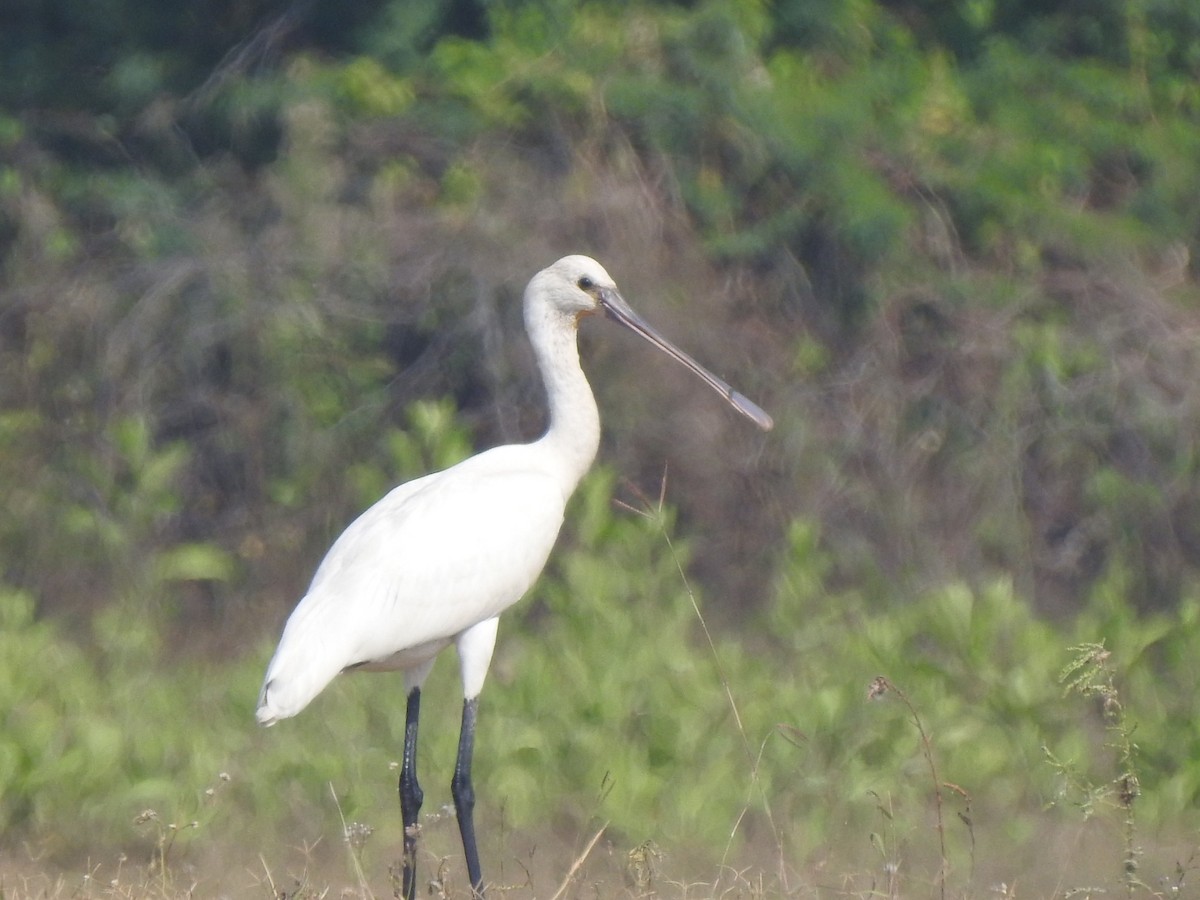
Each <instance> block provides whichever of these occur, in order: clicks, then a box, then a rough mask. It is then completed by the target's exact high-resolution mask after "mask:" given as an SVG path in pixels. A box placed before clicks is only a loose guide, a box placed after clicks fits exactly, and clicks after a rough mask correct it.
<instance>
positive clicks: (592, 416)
mask: <svg viewBox="0 0 1200 900" xmlns="http://www.w3.org/2000/svg"><path fill="white" fill-rule="evenodd" d="M600 310H603V311H604V312H606V313H607V314H608V315H609V316H610V317H612V318H613V319H615V320H616V321H617V322H619V323H620V324H622V325H625V326H627V327H629V328H630V329H632V330H633V331H635V332H637V333H639V334H641V335H642V336H643V337H645V338H646V339H647V340H649V341H651V342H652V343H654V344H655V345H656V346H658V347H660V348H661V349H663V350H665V351H666V352H667V353H669V354H670V355H671V356H673V357H675V358H676V359H677V360H679V361H680V362H682V363H683V364H684V365H686V366H688V367H689V368H690V369H692V370H693V371H694V372H696V373H697V374H698V375H700V377H701V378H703V379H704V380H705V381H707V382H708V383H709V384H710V385H711V386H712V387H713V388H714V389H716V390H717V391H719V392H720V393H721V394H722V395H723V396H725V398H726V399H727V400H729V402H730V403H732V404H733V405H734V406H735V408H737V409H738V410H739V411H740V412H742V413H743V414H745V415H747V416H748V417H750V418H752V419H753V420H754V421H755V422H756V423H758V424H759V426H760V427H762V428H770V427H771V419H770V417H769V416H767V415H766V413H764V412H763V411H762V410H761V409H759V408H758V407H757V406H755V405H754V404H753V403H751V402H750V401H749V400H747V399H746V398H745V397H743V396H742V395H741V394H738V393H736V392H735V391H733V390H732V389H731V388H730V387H729V385H727V384H725V382H723V381H721V380H720V379H718V378H716V377H715V376H713V375H711V374H710V373H709V372H707V371H706V370H704V369H703V368H702V367H701V366H699V364H697V363H696V362H695V361H694V360H692V359H691V358H690V357H688V356H686V355H685V354H683V353H682V352H681V351H679V350H678V349H677V348H675V347H674V346H673V345H671V344H670V343H669V342H667V341H666V339H664V338H663V337H662V336H661V335H659V334H658V333H657V332H656V331H654V330H653V329H652V328H650V326H649V325H647V324H646V323H645V322H644V321H643V320H642V319H641V318H640V317H639V316H637V315H636V314H635V313H634V312H633V311H632V310H631V309H630V308H629V306H628V305H627V304H626V303H625V301H624V300H623V299H622V298H621V296H620V294H619V293H618V292H617V290H616V286H615V285H614V284H613V281H612V279H611V278H610V277H609V275H608V273H607V272H605V270H604V268H603V267H602V266H601V265H600V264H599V263H597V262H596V261H595V260H592V259H589V258H588V257H585V256H568V257H565V258H563V259H560V260H559V261H558V262H556V263H554V265H552V266H550V267H548V268H546V269H544V270H542V271H541V272H539V273H538V274H537V275H535V276H534V278H533V279H532V280H531V281H530V283H529V286H528V288H526V291H525V326H526V330H527V331H528V333H529V337H530V341H531V343H532V344H533V348H534V352H535V354H536V356H537V362H538V367H539V370H540V371H541V374H542V378H543V380H544V382H545V386H546V394H547V400H548V402H549V407H550V425H549V428H548V429H547V431H546V433H545V435H543V436H542V437H541V438H540V439H539V440H537V441H534V442H532V443H530V444H518V445H509V446H503V447H496V448H494V449H492V450H487V451H485V452H483V453H480V454H478V455H476V456H473V457H471V458H470V459H467V460H464V461H463V462H461V463H459V464H458V465H455V466H452V467H450V468H449V469H445V470H444V471H441V472H435V473H433V474H430V475H425V476H423V477H421V478H417V479H415V480H414V481H410V482H408V483H406V484H402V485H400V486H399V487H397V488H395V489H394V490H392V491H391V492H390V493H389V494H387V495H386V496H385V497H384V498H383V499H381V500H380V501H379V502H378V503H376V504H375V505H374V506H372V507H371V508H370V509H368V510H367V511H366V512H364V513H363V514H362V515H361V516H359V518H358V519H356V520H355V521H354V522H353V523H352V524H351V525H350V526H349V527H348V528H347V529H346V530H345V532H343V533H342V535H341V537H339V538H338V539H337V541H336V542H335V543H334V545H333V547H332V548H330V550H329V553H328V554H327V555H326V557H325V559H324V560H323V561H322V562H321V565H320V566H319V568H318V569H317V572H316V575H315V576H314V578H313V581H312V584H311V585H310V586H309V589H308V592H307V593H306V594H305V595H304V597H303V599H301V601H300V603H299V604H298V605H297V607H296V609H295V610H294V611H293V612H292V615H291V617H290V618H289V619H288V622H287V625H286V626H285V628H284V631H283V636H282V638H281V639H280V641H279V647H278V648H277V649H276V651H275V655H274V657H273V658H272V660H271V662H270V665H269V666H268V667H267V674H266V678H265V680H264V682H263V688H262V692H261V694H260V696H259V701H258V712H257V718H258V721H259V722H260V723H262V724H264V725H271V724H274V723H275V722H277V721H278V720H280V719H285V718H288V717H289V716H294V715H296V714H297V713H298V712H300V711H301V710H302V709H304V707H305V706H307V705H308V704H309V703H310V702H311V701H312V699H313V698H314V697H316V695H317V694H319V693H320V692H321V691H322V690H323V689H324V688H325V686H326V685H327V684H329V682H330V681H332V680H333V678H334V677H335V676H336V675H337V674H338V673H339V672H343V671H346V670H349V669H356V668H361V669H367V670H400V671H403V672H404V674H405V682H406V689H407V691H408V711H407V715H408V727H407V728H406V734H405V759H404V765H403V767H402V770H401V780H400V795H401V808H402V812H403V816H404V823H405V826H406V833H405V857H404V892H405V895H406V896H407V897H408V898H410V900H411V898H412V897H413V896H414V892H415V874H414V872H415V838H416V830H417V810H419V808H420V805H421V790H420V787H419V785H418V784H417V781H416V771H415V766H416V761H415V757H416V730H417V727H416V726H417V716H418V709H419V702H420V688H421V686H422V684H423V682H424V680H425V677H426V676H427V675H428V674H429V671H430V668H431V666H432V663H433V659H434V657H435V656H436V655H437V653H438V652H439V651H441V650H442V649H444V648H445V647H447V646H449V645H450V644H451V643H453V644H455V645H456V646H457V649H458V654H459V661H460V668H461V674H462V681H463V695H464V698H465V699H464V708H463V731H462V737H461V739H460V747H459V757H458V766H457V767H456V771H455V781H454V784H453V790H454V796H455V807H456V810H457V812H458V816H459V825H460V829H461V830H462V836H463V844H464V850H465V852H466V856H467V868H468V872H469V875H470V879H471V884H472V888H473V889H474V890H475V892H476V893H477V894H481V893H482V889H483V884H482V879H481V877H480V874H479V863H478V854H477V853H476V851H475V840H474V826H473V823H472V821H471V808H472V807H473V805H474V792H473V789H472V788H471V785H470V757H471V750H472V745H473V738H474V722H475V701H476V698H477V696H478V694H479V692H480V690H481V689H482V687H483V682H484V679H485V677H486V674H487V669H488V666H489V664H490V662H491V657H492V649H493V647H494V644H495V638H496V625H497V621H498V616H499V615H500V614H501V613H502V612H503V611H504V610H505V609H507V608H508V607H509V606H511V605H512V604H513V603H515V602H516V601H517V600H519V599H520V598H521V597H522V596H523V595H524V594H525V592H526V591H527V590H528V589H529V587H530V586H531V585H532V584H533V582H534V580H535V579H536V578H537V576H538V575H539V574H540V573H541V571H542V568H543V567H544V565H545V563H546V559H547V558H548V556H549V554H550V550H551V548H552V547H553V545H554V542H555V539H556V538H557V536H558V531H559V528H560V527H561V525H562V521H563V512H564V509H565V507H566V502H567V499H568V498H569V497H570V495H571V493H572V492H573V491H574V490H575V487H576V485H577V484H578V483H579V480H580V478H582V477H583V474H584V473H585V472H586V471H587V469H588V467H589V466H590V465H591V463H592V460H593V458H594V457H595V455H596V449H597V447H598V446H599V440H600V419H599V414H598V412H597V410H596V403H595V399H594V398H593V396H592V392H591V389H590V387H589V386H588V383H587V380H586V378H585V377H584V374H583V371H582V369H581V368H580V366H579V354H578V350H577V347H576V326H577V323H578V321H579V319H580V318H582V317H583V316H586V315H590V314H592V313H595V312H598V311H600Z"/></svg>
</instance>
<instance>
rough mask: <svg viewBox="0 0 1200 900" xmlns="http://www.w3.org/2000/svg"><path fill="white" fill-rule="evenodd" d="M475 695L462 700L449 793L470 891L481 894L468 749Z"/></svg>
mask: <svg viewBox="0 0 1200 900" xmlns="http://www.w3.org/2000/svg"><path fill="white" fill-rule="evenodd" d="M478 704H479V698H478V697H471V698H469V699H467V700H464V701H463V715H462V731H461V732H460V734H459V736H458V760H457V762H455V764H454V779H453V780H452V781H451V782H450V793H451V795H452V796H453V797H454V812H455V813H456V814H457V815H458V830H459V832H460V833H461V834H462V842H463V853H464V854H465V855H466V857H467V876H468V877H469V878H470V879H471V892H472V894H473V896H475V897H482V896H483V875H482V874H481V873H480V871H479V850H478V849H477V848H476V846H475V818H474V815H473V811H474V809H475V788H474V786H473V785H472V784H471V753H472V751H473V750H474V747H475V710H476V708H477V706H478Z"/></svg>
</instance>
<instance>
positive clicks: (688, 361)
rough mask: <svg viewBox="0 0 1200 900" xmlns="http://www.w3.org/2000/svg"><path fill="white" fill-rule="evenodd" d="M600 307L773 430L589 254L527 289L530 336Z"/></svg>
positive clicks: (551, 269) (552, 269) (556, 267)
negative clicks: (638, 307)
mask: <svg viewBox="0 0 1200 900" xmlns="http://www.w3.org/2000/svg"><path fill="white" fill-rule="evenodd" d="M601 310H603V311H604V312H605V314H606V315H607V316H608V317H609V318H610V319H612V320H613V321H614V322H616V323H617V324H618V325H623V326H624V327H626V328H628V329H629V330H630V331H632V332H634V333H635V334H637V335H640V336H641V337H643V338H645V339H646V340H647V341H649V342H650V343H651V344H653V345H654V346H655V347H658V349H660V350H662V351H663V352H665V353H666V354H667V355H668V356H670V357H672V358H674V359H675V360H676V361H678V362H680V363H682V364H683V365H684V366H686V367H687V368H689V369H691V370H692V371H693V372H694V373H695V374H696V375H699V376H700V378H702V379H703V380H704V381H706V382H707V383H708V385H709V386H710V387H712V388H713V389H714V390H715V391H717V392H718V393H719V394H721V395H722V396H723V397H725V399H726V400H728V401H729V402H730V403H731V404H732V405H733V406H734V407H735V408H736V409H737V410H738V412H740V413H742V415H744V416H746V417H747V418H749V419H751V420H753V421H754V422H755V424H757V425H758V427H759V428H762V429H764V430H768V429H770V428H771V426H772V424H773V423H772V421H771V417H770V416H769V415H767V414H766V413H765V412H763V410H762V409H761V408H760V407H759V406H758V405H757V404H755V403H753V402H751V401H750V400H748V399H747V398H746V397H745V396H743V395H742V394H740V393H738V392H737V391H735V390H734V389H733V388H731V387H730V386H729V385H728V384H726V383H725V382H724V381H722V380H721V379H720V378H717V377H716V376H715V375H713V374H712V373H711V372H709V371H708V370H707V369H705V368H704V367H703V366H701V365H700V364H699V363H698V362H696V361H695V360H694V359H692V358H691V357H690V356H688V355H687V354H686V353H684V352H683V351H682V350H680V349H679V348H678V347H676V346H675V345H674V344H672V343H671V342H670V341H669V340H667V339H666V338H665V337H663V336H662V335H661V334H660V333H659V332H658V331H657V330H656V329H655V328H654V327H653V326H651V325H650V324H649V323H648V322H647V321H646V320H645V319H643V318H642V317H641V316H640V315H638V314H637V313H636V312H634V311H633V309H632V308H631V307H630V306H629V304H628V303H626V302H625V299H624V298H623V297H622V296H621V294H620V292H619V291H618V290H617V285H616V283H615V282H614V281H613V280H612V276H611V275H609V274H608V272H606V271H605V270H604V266H602V265H600V263H598V262H596V261H595V260H594V259H592V258H591V257H589V256H564V257H563V258H562V259H560V260H559V261H558V262H556V263H554V264H553V265H551V266H547V267H546V268H545V269H542V271H540V272H538V273H537V274H536V275H534V276H533V280H532V281H530V282H529V287H528V288H527V289H526V291H525V320H526V324H527V326H528V327H529V329H530V333H531V334H532V333H534V332H535V331H537V330H538V326H539V324H541V322H545V323H546V324H548V325H549V324H550V323H551V322H552V321H553V320H556V319H557V320H558V321H559V322H560V323H563V319H564V318H565V319H574V320H575V322H578V320H579V319H581V318H583V317H584V316H589V315H592V314H593V313H597V312H600V311H601ZM539 320H540V321H539ZM563 324H566V323H563ZM558 327H562V325H559V326H558Z"/></svg>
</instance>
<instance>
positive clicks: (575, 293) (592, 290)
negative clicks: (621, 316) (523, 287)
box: [529, 256, 624, 319]
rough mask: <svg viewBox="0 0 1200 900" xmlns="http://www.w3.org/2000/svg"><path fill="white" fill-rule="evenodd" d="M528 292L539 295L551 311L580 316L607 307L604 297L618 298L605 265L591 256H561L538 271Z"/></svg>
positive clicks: (614, 284)
mask: <svg viewBox="0 0 1200 900" xmlns="http://www.w3.org/2000/svg"><path fill="white" fill-rule="evenodd" d="M529 294H531V295H534V296H537V297H539V298H541V299H542V300H543V301H544V302H545V303H547V304H548V305H549V307H550V309H551V311H553V312H555V313H560V314H563V315H568V316H571V317H573V318H575V319H579V318H581V317H583V316H589V315H591V314H593V313H595V312H599V311H600V309H602V308H604V307H605V306H606V298H611V297H615V298H616V299H617V301H620V302H621V303H622V304H623V303H624V301H623V300H621V295H620V294H619V293H618V292H617V285H616V283H615V282H614V281H613V280H612V276H611V275H609V274H608V272H606V271H605V270H604V266H602V265H600V263H598V262H596V261H595V260H594V259H592V258H591V257H590V256H564V257H563V258H562V259H560V260H559V261H558V262H556V263H554V265H552V266H547V267H546V268H545V269H542V271H540V272H538V273H537V275H535V276H534V277H533V280H532V281H531V282H530V283H529Z"/></svg>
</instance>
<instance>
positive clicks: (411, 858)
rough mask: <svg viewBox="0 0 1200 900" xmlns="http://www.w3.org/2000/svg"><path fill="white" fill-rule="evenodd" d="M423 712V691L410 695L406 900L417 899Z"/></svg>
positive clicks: (404, 789)
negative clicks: (419, 723) (419, 724)
mask: <svg viewBox="0 0 1200 900" xmlns="http://www.w3.org/2000/svg"><path fill="white" fill-rule="evenodd" d="M420 713H421V689H420V688H413V689H412V690H411V691H409V692H408V708H407V710H406V712H405V716H404V761H403V763H402V764H401V766H400V818H401V819H402V820H403V821H404V874H403V878H404V900H416V896H417V834H418V832H419V831H420V829H421V826H420V825H419V824H417V814H418V813H420V812H421V802H422V801H423V800H424V799H425V795H424V794H423V793H422V792H421V785H419V784H417V719H418V718H419V717H420Z"/></svg>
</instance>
